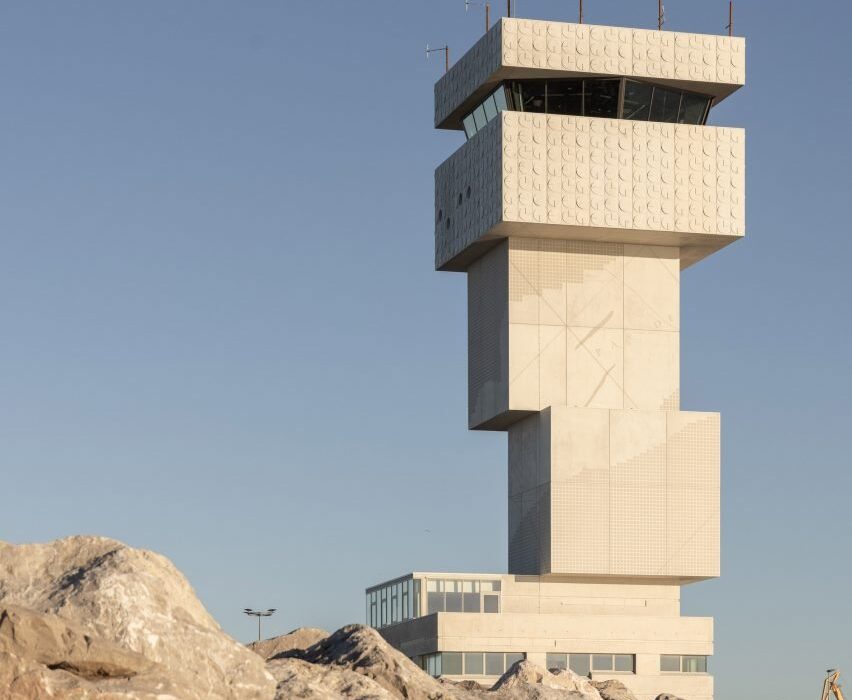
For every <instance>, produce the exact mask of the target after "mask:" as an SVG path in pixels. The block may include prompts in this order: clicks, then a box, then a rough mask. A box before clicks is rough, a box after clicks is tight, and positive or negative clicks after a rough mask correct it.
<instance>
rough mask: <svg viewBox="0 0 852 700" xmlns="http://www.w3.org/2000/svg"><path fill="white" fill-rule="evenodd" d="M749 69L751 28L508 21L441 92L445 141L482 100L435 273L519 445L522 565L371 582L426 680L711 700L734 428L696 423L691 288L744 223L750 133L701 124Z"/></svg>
mask: <svg viewBox="0 0 852 700" xmlns="http://www.w3.org/2000/svg"><path fill="white" fill-rule="evenodd" d="M599 78H604V80H603V81H601V80H598V79H599ZM613 78H619V80H613ZM744 78H745V45H744V41H743V40H742V39H739V38H731V37H716V36H705V35H698V34H683V33H677V32H660V31H648V30H639V29H625V28H616V27H596V26H588V25H575V24H568V23H559V22H542V21H530V20H522V19H505V18H504V19H502V20H501V21H500V22H498V23H497V24H496V25H495V26H494V27H493V28H492V29H491V30H490V31H489V32H487V33H486V35H485V36H484V37H483V38H482V39H481V40H480V41H479V42H477V44H476V45H475V46H474V47H473V48H472V49H471V50H470V51H469V52H468V53H467V54H466V55H465V56H463V57H462V58H461V59H460V60H459V61H458V63H457V64H456V65H455V66H453V68H452V69H451V70H450V71H449V72H448V73H447V75H445V76H444V77H443V78H441V80H440V81H439V82H438V84H437V85H436V87H435V124H436V126H437V127H438V128H446V129H460V128H462V120H463V119H464V117H465V116H466V115H467V114H468V113H470V112H471V111H472V110H473V109H474V108H477V111H476V112H475V113H474V114H473V116H472V117H471V118H470V119H468V120H467V121H466V122H465V133H466V135H468V136H469V138H468V140H467V141H466V143H464V144H463V145H462V146H461V147H460V148H459V149H458V150H457V151H456V152H455V153H454V154H453V155H452V156H450V157H449V158H448V159H447V160H446V161H445V162H444V163H442V164H441V165H440V166H439V167H438V169H437V170H436V173H435V266H436V268H437V269H440V270H450V271H463V272H467V275H468V287H467V303H468V397H469V407H468V423H469V427H470V428H471V429H480V430H501V431H507V432H508V493H507V501H508V525H509V538H508V539H509V552H508V574H500V575H489V576H486V575H476V574H446V575H443V576H442V575H436V574H423V575H413V578H412V579H411V581H409V582H408V584H406V586H407V587H405V588H404V589H403V588H401V584H399V583H398V582H396V581H394V582H390V583H389V584H387V585H383V586H381V587H379V588H378V589H375V590H373V589H371V590H370V591H368V610H369V611H370V612H369V613H368V615H370V616H372V618H370V619H373V618H375V619H377V620H379V623H378V625H379V627H380V628H381V630H382V634H384V635H385V637H386V638H387V639H389V640H390V641H391V642H392V643H393V644H394V645H395V646H397V647H398V648H400V649H402V650H403V651H404V652H405V653H407V654H408V655H410V656H412V657H415V658H417V659H419V660H420V661H421V662H422V663H423V664H424V668H427V669H429V670H430V672H434V673H437V674H446V675H449V676H450V677H452V678H455V679H459V678H463V677H468V678H473V679H475V680H479V681H480V682H493V681H494V680H496V675H499V674H500V673H502V672H503V670H504V668H503V665H502V664H504V662H505V664H508V663H509V659H517V658H520V657H521V656H525V657H526V658H527V659H529V660H530V661H532V662H533V663H536V664H539V665H548V666H550V664H556V665H560V664H561V667H565V666H566V665H567V666H568V667H570V668H572V669H574V670H575V671H578V672H580V673H582V674H584V675H586V674H588V675H589V676H591V677H592V678H593V679H595V680H607V679H609V678H616V679H617V680H619V681H621V682H623V683H624V684H625V685H626V686H627V687H628V688H629V689H630V690H631V691H632V692H633V694H634V695H635V696H636V697H637V698H638V700H654V698H656V697H657V696H659V695H660V694H662V693H673V694H674V695H677V696H681V697H686V698H691V700H712V697H713V677H712V676H711V675H710V674H709V673H708V672H707V657H708V656H710V655H712V653H713V621H712V619H709V618H691V617H682V616H681V615H680V606H679V596H680V587H681V586H682V585H684V584H687V583H691V582H695V581H700V580H702V579H707V578H712V577H715V576H718V575H719V566H720V546H719V544H720V538H719V533H720V502H719V501H720V449H719V445H720V418H719V415H718V414H717V413H699V412H691V411H682V410H681V405H680V404H681V397H680V332H681V324H680V279H681V272H682V270H684V269H685V268H687V267H688V266H689V265H691V264H693V263H695V262H697V261H699V260H701V259H702V258H704V257H706V256H707V255H710V254H711V253H713V252H715V251H716V250H719V249H720V248H722V247H723V246H725V245H728V244H729V243H732V242H734V241H736V240H739V239H740V238H741V237H742V236H743V235H744V233H745V191H744V189H745V135H744V132H743V131H742V130H741V129H736V128H730V127H714V126H706V125H704V121H705V117H706V115H707V108H708V107H707V106H708V105H711V106H712V105H715V104H717V103H718V102H719V101H720V100H721V99H724V98H725V97H727V96H728V95H730V94H731V93H732V92H733V91H734V90H736V89H737V88H738V87H739V86H740V85H742V84H743V81H744ZM541 79H547V82H546V83H542V82H541ZM628 79H629V80H628ZM553 80H555V81H557V82H551V81H553ZM503 81H519V82H512V83H511V84H507V85H504V86H503V87H502V89H503V92H502V93H500V92H499V91H495V88H497V86H498V84H499V83H502V82H503ZM578 85H579V87H578ZM602 85H604V86H609V87H608V88H601V86H602ZM615 85H618V86H619V87H618V94H617V97H616V96H615V92H614V91H613V86H615ZM551 87H553V92H550V90H551ZM628 87H629V90H628ZM602 89H606V90H610V92H609V93H607V94H608V97H607V99H608V100H609V102H608V105H609V107H608V108H607V109H604V108H598V107H595V106H594V105H595V104H600V102H595V100H597V99H598V98H600V95H601V94H603V93H601V92H600V91H601V90H602ZM596 90H597V91H598V92H597V93H596V92H595V91H596ZM674 90H682V91H691V92H692V93H700V95H695V94H692V95H691V96H690V97H689V98H688V99H687V98H686V97H685V96H684V95H685V94H686V93H681V92H676V91H674ZM572 91H573V92H572ZM643 91H644V92H643ZM628 94H630V95H631V97H630V99H631V100H632V102H630V105H631V111H629V112H628V110H627V104H628ZM637 94H645V95H649V97H647V98H643V100H644V102H641V103H640V105H639V106H640V107H641V108H642V109H645V110H646V112H644V113H643V112H641V111H640V110H638V109H637V100H636V95H637ZM542 95H543V97H542ZM551 95H553V96H554V102H552V103H551V102H550V99H551V97H550V96H551ZM567 95H574V96H575V97H576V96H578V95H581V97H579V98H578V99H579V102H576V101H574V102H572V101H571V100H569V99H567V98H566V96H567ZM596 95H597V96H596ZM666 95H669V96H671V95H676V99H677V102H676V108H675V109H674V110H673V111H671V110H670V111H666V109H665V108H664V107H661V108H660V110H655V109H654V105H655V104H657V98H658V96H662V97H661V98H660V99H661V100H662V104H663V105H666V104H668V102H667V100H668V99H670V98H669V97H666ZM701 95H703V97H702V96H701ZM486 97H488V99H487V100H485V101H484V102H483V99H484V98H486ZM498 98H499V99H498ZM572 99H573V98H572ZM587 100H588V102H587ZM696 100H697V101H698V103H700V104H701V105H703V111H702V112H701V118H700V119H698V118H697V117H696V113H695V112H692V113H687V112H684V108H683V105H684V104H695V103H696ZM480 103H482V106H481V107H478V105H479V104H480ZM578 104H579V105H580V106H579V107H578V106H577V105H578ZM551 105H553V109H551ZM589 105H591V106H589ZM643 105H644V106H643ZM501 109H502V111H500V110H501ZM525 109H526V110H529V111H524V110H525ZM553 111H557V112H559V111H561V112H567V113H560V114H554V113H550V112H553ZM571 112H575V113H576V112H579V113H581V114H585V115H587V116H574V114H572V113H571ZM590 114H597V115H599V116H588V115H590ZM602 114H606V117H603V116H600V115H602ZM642 114H644V116H642ZM690 114H692V116H689V115H690ZM640 116H641V118H643V119H647V121H640V120H639V119H640ZM634 119H635V120H634ZM678 119H681V120H682V121H686V120H691V123H689V124H686V123H674V122H676V121H677V120H678ZM471 120H472V121H471ZM409 578H411V577H409ZM485 579H488V580H487V581H486V580H485ZM498 579H499V580H498ZM415 584H416V585H415ZM486 584H487V585H486ZM482 586H485V588H482V589H480V587H482ZM397 588H399V589H400V590H401V591H402V592H401V593H400V592H399V591H397V592H396V593H394V591H396V590H397ZM377 590H378V591H382V593H377ZM483 591H486V592H483ZM415 599H416V600H415ZM486 599H487V600H488V605H487V607H486V605H485V603H484V602H483V601H485V600H486ZM400 611H402V613H401V612H400ZM403 613H404V614H403ZM400 614H402V617H400ZM483 658H485V660H486V665H488V664H487V661H488V659H489V658H491V659H492V662H493V663H492V664H491V665H490V666H488V668H490V669H491V670H490V671H489V672H487V673H485V674H483V665H482V664H483ZM469 661H470V663H469ZM610 662H611V665H610ZM489 674H490V675H489ZM495 674H496V675H495ZM492 676H493V677H492Z"/></svg>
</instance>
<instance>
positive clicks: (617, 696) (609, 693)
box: [592, 680, 636, 700]
mask: <svg viewBox="0 0 852 700" xmlns="http://www.w3.org/2000/svg"><path fill="white" fill-rule="evenodd" d="M592 685H593V686H594V687H595V688H596V689H597V691H598V692H599V693H600V694H601V697H602V698H603V700H636V696H635V695H634V694H633V693H631V692H630V690H629V689H628V688H627V686H626V685H624V683H622V682H621V681H615V680H611V681H592Z"/></svg>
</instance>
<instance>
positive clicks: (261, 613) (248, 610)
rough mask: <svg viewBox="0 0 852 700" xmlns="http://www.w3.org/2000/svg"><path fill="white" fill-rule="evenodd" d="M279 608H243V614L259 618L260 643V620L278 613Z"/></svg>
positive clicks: (258, 634)
mask: <svg viewBox="0 0 852 700" xmlns="http://www.w3.org/2000/svg"><path fill="white" fill-rule="evenodd" d="M276 609H277V608H269V610H252V609H251V608H243V612H244V613H245V614H246V615H248V616H250V617H251V616H254V617H256V618H257V641H258V642H259V641H260V618H262V617H269V616H271V615H272V613H274V612H275V611H276Z"/></svg>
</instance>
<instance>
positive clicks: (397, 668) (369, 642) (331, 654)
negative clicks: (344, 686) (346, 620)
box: [277, 625, 476, 700]
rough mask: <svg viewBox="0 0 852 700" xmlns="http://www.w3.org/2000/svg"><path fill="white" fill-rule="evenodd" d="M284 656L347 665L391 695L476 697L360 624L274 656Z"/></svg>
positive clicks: (412, 699) (451, 699) (430, 699)
mask: <svg viewBox="0 0 852 700" xmlns="http://www.w3.org/2000/svg"><path fill="white" fill-rule="evenodd" d="M288 656H289V657H290V658H297V659H300V660H302V661H307V662H308V663H311V664H316V665H319V666H325V667H328V666H331V667H334V668H343V669H351V670H352V671H355V672H356V673H359V674H361V675H363V676H366V677H367V678H370V679H371V680H373V681H375V682H376V683H377V684H378V685H379V686H381V687H382V688H384V689H385V690H386V691H387V692H388V693H389V697H392V698H405V699H406V700H468V699H470V698H473V697H476V696H473V695H471V694H470V693H469V692H468V691H466V690H464V689H463V688H461V687H459V686H455V685H452V684H449V683H441V682H440V681H438V680H436V679H434V678H432V677H431V676H430V675H428V674H426V673H424V672H423V670H422V669H420V668H419V667H418V666H417V665H416V664H415V663H414V662H412V661H411V660H410V659H409V658H408V657H407V656H405V655H404V654H402V653H400V652H399V651H397V650H396V649H394V648H393V647H392V646H390V645H389V644H388V643H387V642H386V641H385V640H384V638H383V637H382V636H381V635H380V634H379V633H378V632H376V630H374V629H372V628H371V627H365V626H363V625H348V626H346V627H342V628H340V629H339V630H337V632H335V633H334V634H332V635H330V636H329V637H327V638H326V639H323V640H321V641H320V642H318V643H316V644H314V645H313V646H311V647H308V648H307V649H305V650H304V651H301V652H299V651H293V652H284V654H281V655H279V656H278V657H277V658H278V659H280V658H282V657H285V658H286V657H288ZM346 697H359V696H346Z"/></svg>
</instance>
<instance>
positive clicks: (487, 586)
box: [426, 579, 500, 615]
mask: <svg viewBox="0 0 852 700" xmlns="http://www.w3.org/2000/svg"><path fill="white" fill-rule="evenodd" d="M426 591H427V593H426V596H427V598H426V600H427V606H428V609H427V613H428V614H430V615H431V614H432V613H436V612H463V613H481V612H486V613H498V612H500V581H494V580H466V579H428V580H427V581H426Z"/></svg>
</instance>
